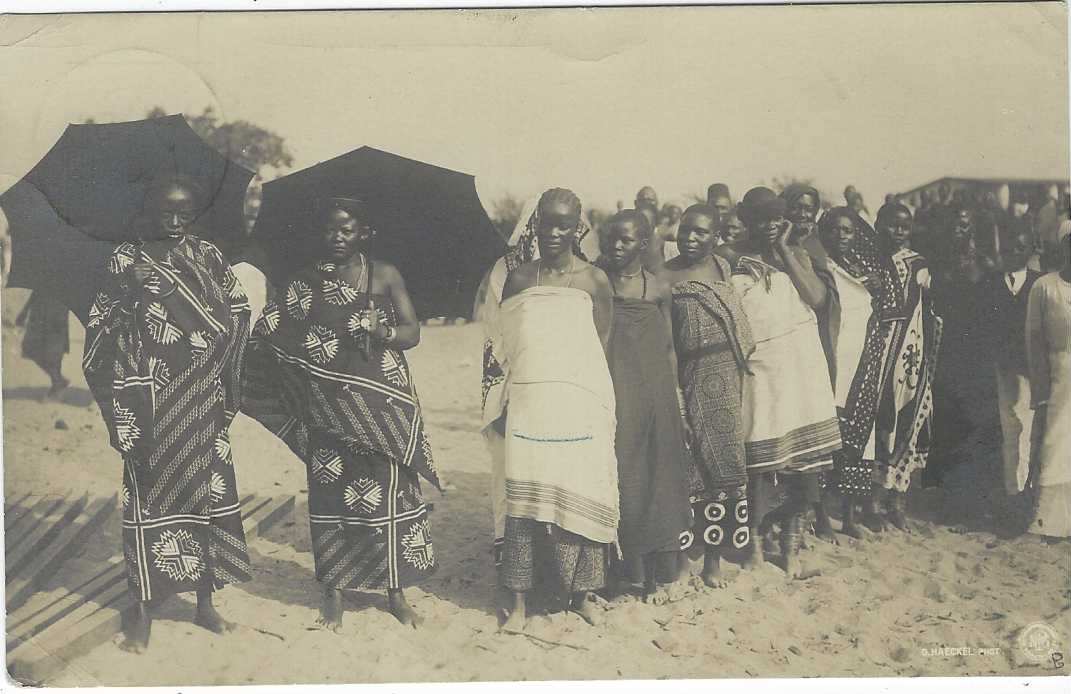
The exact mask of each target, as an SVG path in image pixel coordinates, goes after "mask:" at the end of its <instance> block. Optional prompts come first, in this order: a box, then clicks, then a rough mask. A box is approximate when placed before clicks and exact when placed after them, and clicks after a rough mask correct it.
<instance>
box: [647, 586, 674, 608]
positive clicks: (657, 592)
mask: <svg viewBox="0 0 1071 694" xmlns="http://www.w3.org/2000/svg"><path fill="white" fill-rule="evenodd" d="M643 601H644V602H645V603H647V604H648V605H665V604H667V603H668V602H669V594H668V593H667V592H666V588H665V586H662V585H659V584H657V583H654V584H649V585H647V586H645V587H644V591H643Z"/></svg>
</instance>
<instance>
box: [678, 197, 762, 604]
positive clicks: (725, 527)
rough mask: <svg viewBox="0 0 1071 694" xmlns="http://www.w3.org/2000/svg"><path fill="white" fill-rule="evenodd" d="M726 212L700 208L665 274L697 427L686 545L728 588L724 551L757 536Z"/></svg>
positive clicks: (689, 214)
mask: <svg viewBox="0 0 1071 694" xmlns="http://www.w3.org/2000/svg"><path fill="white" fill-rule="evenodd" d="M718 217H719V213H718V211H717V210H716V209H714V208H713V207H710V206H707V205H692V206H691V207H689V208H688V209H687V210H686V211H685V213H684V216H683V217H682V218H681V223H680V227H679V228H678V230H677V245H678V250H679V251H680V255H678V256H677V257H676V258H673V259H672V260H670V261H669V262H668V263H666V266H665V269H664V270H663V272H662V278H663V279H664V280H665V281H666V282H667V283H669V284H671V285H672V320H673V338H674V344H675V346H676V355H677V363H678V369H677V373H678V378H679V382H680V387H681V391H682V398H683V404H684V407H683V414H684V415H685V417H686V421H687V422H688V424H689V427H688V430H689V436H690V439H691V441H690V448H691V458H690V461H691V465H690V466H689V493H690V500H691V503H692V511H693V523H692V527H691V528H690V529H689V530H688V531H687V532H685V533H684V535H683V536H682V540H681V546H682V547H683V548H684V549H685V550H688V549H690V548H691V547H693V546H701V547H703V570H702V573H701V577H702V579H703V582H704V583H705V584H706V585H707V586H710V587H713V588H721V587H724V586H725V585H726V580H725V579H724V578H723V576H722V572H721V555H722V551H723V549H727V548H730V547H732V548H736V549H738V550H739V549H743V548H745V547H747V546H748V544H749V543H751V542H757V541H758V538H757V537H754V538H753V537H752V536H751V531H750V527H749V523H750V516H749V511H748V502H747V460H746V456H745V453H744V430H743V419H742V412H741V387H742V384H741V379H742V378H743V377H744V374H746V373H747V372H748V371H747V360H748V357H749V356H750V355H751V352H752V351H753V350H754V347H755V345H754V342H753V340H752V338H751V328H750V326H749V325H748V321H747V316H745V315H744V309H743V306H742V305H741V304H740V298H739V297H738V296H737V294H736V292H735V291H734V290H733V288H732V286H731V285H730V284H729V277H730V274H731V271H730V267H729V263H728V262H727V261H726V260H725V259H724V258H722V257H721V256H718V255H715V254H714V253H713V251H714V249H715V241H716V239H717V236H718V223H717V222H718Z"/></svg>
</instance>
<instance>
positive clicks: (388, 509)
mask: <svg viewBox="0 0 1071 694" xmlns="http://www.w3.org/2000/svg"><path fill="white" fill-rule="evenodd" d="M368 299H369V296H368V294H367V293H366V292H364V291H360V290H359V289H358V288H356V287H354V286H352V285H351V284H349V282H348V281H347V280H346V279H345V278H343V277H342V276H341V275H340V274H339V273H338V270H337V268H336V266H335V265H334V264H332V263H327V262H323V263H320V264H318V265H316V266H315V267H310V268H305V269H303V270H300V271H298V272H297V273H295V274H294V275H293V276H291V277H290V279H289V281H288V282H287V284H286V286H285V289H284V290H283V292H282V294H281V297H280V298H279V299H271V300H269V301H268V303H267V305H266V306H265V309H264V314H263V315H262V316H261V318H260V320H258V321H257V324H256V327H255V328H254V331H253V336H252V337H251V338H250V342H249V349H248V356H247V363H246V368H245V371H244V376H245V384H244V385H245V394H246V397H245V399H244V402H243V407H242V409H243V411H244V412H246V413H247V414H249V415H250V416H251V417H253V418H254V419H256V420H257V421H259V422H260V423H261V424H263V425H264V426H265V427H267V428H268V429H269V430H270V431H272V432H273V433H275V434H276V435H277V436H279V438H281V439H282V440H283V441H284V442H285V443H286V444H287V445H288V446H290V448H291V450H293V451H294V452H295V453H296V454H297V455H298V456H299V457H300V458H301V459H302V460H304V461H305V463H306V465H307V472H308V477H309V521H310V524H311V526H312V540H313V554H314V557H315V559H316V578H317V580H319V581H321V582H322V583H325V584H327V585H330V586H333V587H335V588H340V589H349V588H353V589H357V588H367V589H377V588H384V587H385V588H401V587H404V586H407V585H412V584H414V583H417V582H419V581H420V580H422V579H423V578H425V577H426V576H427V575H429V574H430V573H431V572H432V571H434V569H435V553H434V549H433V546H432V542H431V532H430V528H429V524H428V511H427V507H426V506H425V504H424V500H423V496H422V495H421V490H420V483H419V479H418V478H419V477H423V478H424V479H426V480H428V481H429V482H431V483H432V484H433V485H435V486H436V488H438V487H439V480H438V476H437V474H436V471H435V467H434V462H433V458H432V451H431V445H430V443H429V442H428V437H427V435H426V434H425V432H424V423H423V418H422V415H421V410H420V403H419V401H418V399H417V392H416V388H415V386H414V384H413V380H412V376H411V374H410V371H409V366H408V364H407V362H406V360H405V357H404V355H403V354H402V353H401V352H398V351H396V350H392V349H388V348H386V347H384V346H383V345H382V344H380V343H378V342H377V341H375V340H373V341H372V350H371V352H370V354H369V356H368V358H366V357H365V355H364V354H363V353H362V351H361V348H360V345H361V344H362V343H363V338H364V336H365V332H364V329H363V328H362V327H361V325H360V315H361V312H362V311H363V310H364V309H365V308H366V307H367V306H368ZM372 301H373V302H374V305H375V308H376V310H377V311H378V312H379V318H380V320H381V321H382V322H383V323H385V324H386V325H395V324H396V319H395V314H394V307H393V304H392V303H391V301H390V298H389V297H387V296H382V295H372Z"/></svg>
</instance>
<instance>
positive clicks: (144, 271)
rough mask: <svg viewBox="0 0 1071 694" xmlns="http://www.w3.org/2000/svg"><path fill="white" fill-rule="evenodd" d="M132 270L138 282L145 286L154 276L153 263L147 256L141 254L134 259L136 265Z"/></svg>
mask: <svg viewBox="0 0 1071 694" xmlns="http://www.w3.org/2000/svg"><path fill="white" fill-rule="evenodd" d="M130 271H131V272H132V273H133V275H134V279H136V280H137V281H138V284H140V285H141V286H145V283H146V282H147V281H148V280H149V278H150V277H152V263H150V262H149V261H148V260H146V258H145V256H142V255H139V256H138V259H137V260H136V261H134V265H133V266H131V269H130Z"/></svg>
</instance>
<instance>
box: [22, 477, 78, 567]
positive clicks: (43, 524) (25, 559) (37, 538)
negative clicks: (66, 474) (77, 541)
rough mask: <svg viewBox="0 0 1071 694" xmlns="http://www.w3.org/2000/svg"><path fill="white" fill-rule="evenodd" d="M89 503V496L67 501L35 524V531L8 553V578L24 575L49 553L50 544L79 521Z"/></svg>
mask: <svg viewBox="0 0 1071 694" xmlns="http://www.w3.org/2000/svg"><path fill="white" fill-rule="evenodd" d="M88 502H89V494H84V495H83V496H82V498H80V499H77V500H76V501H74V502H67V501H66V500H65V501H64V503H62V504H60V505H59V506H57V507H55V509H54V510H53V511H52V513H51V514H49V515H48V516H47V517H45V518H42V519H41V520H40V521H38V522H37V523H35V527H34V528H33V530H32V531H30V533H29V534H28V535H27V536H26V537H25V538H24V539H23V541H22V542H21V543H20V544H19V546H18V547H16V548H15V549H13V550H12V551H10V552H7V553H6V555H5V557H4V559H5V561H6V566H7V575H8V577H12V576H20V575H22V574H23V572H24V571H25V570H26V568H27V566H28V565H29V564H30V563H31V562H32V561H33V559H34V558H35V557H37V556H39V555H40V554H41V553H43V552H45V551H47V550H48V546H49V544H51V543H52V542H53V541H54V540H55V539H56V538H57V537H59V536H60V535H61V534H62V533H63V531H64V529H65V528H67V527H69V526H71V525H73V524H74V523H75V522H76V521H77V520H78V516H79V515H81V513H82V511H83V510H84V509H85V506H86V504H87V503H88Z"/></svg>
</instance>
